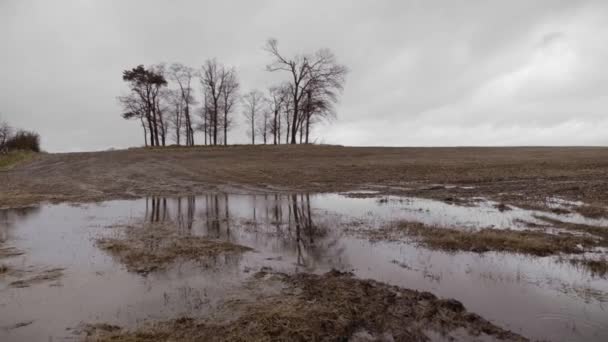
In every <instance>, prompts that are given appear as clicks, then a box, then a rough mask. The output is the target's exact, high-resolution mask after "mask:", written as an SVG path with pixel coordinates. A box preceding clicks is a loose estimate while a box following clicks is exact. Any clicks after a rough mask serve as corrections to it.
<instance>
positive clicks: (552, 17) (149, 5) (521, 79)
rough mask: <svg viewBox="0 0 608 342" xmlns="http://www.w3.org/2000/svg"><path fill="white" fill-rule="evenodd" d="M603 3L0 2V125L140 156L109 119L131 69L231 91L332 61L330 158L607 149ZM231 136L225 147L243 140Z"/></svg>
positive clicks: (52, 143) (116, 119)
mask: <svg viewBox="0 0 608 342" xmlns="http://www.w3.org/2000/svg"><path fill="white" fill-rule="evenodd" d="M606 13H608V3H606V2H605V1H599V0H598V1H554V0H547V1H481V2H477V1H357V2H353V1H278V0H277V1H270V0H267V1H223V2H217V1H214V2H211V1H207V2H203V1H150V0H148V1H143V0H142V1H101V0H100V1H52V2H51V1H42V0H41V1H23V0H19V1H18V0H3V1H1V2H0V46H2V51H1V53H0V78H1V79H2V80H3V82H1V83H0V116H1V117H2V118H3V119H6V120H8V121H10V122H11V123H12V124H14V125H15V126H20V127H24V128H31V129H34V130H37V131H39V132H40V133H41V134H42V136H43V144H44V147H45V148H46V149H48V150H50V151H71V150H94V149H105V148H108V147H127V146H136V145H140V144H141V133H140V131H139V127H138V125H137V124H136V123H134V122H126V121H124V120H123V119H121V118H120V112H121V110H120V107H119V105H118V103H117V101H116V96H118V95H120V94H121V93H123V92H125V91H126V87H125V85H124V84H123V82H122V80H121V72H122V70H124V69H126V68H131V67H133V66H135V65H137V64H152V63H158V62H182V63H185V64H188V65H191V66H193V67H199V66H200V65H201V64H202V63H203V62H204V60H205V59H207V58H212V57H217V58H218V59H219V60H221V61H222V62H224V63H227V64H232V65H235V66H237V68H238V72H239V74H240V76H241V80H242V85H243V88H244V89H245V90H248V89H250V88H254V87H255V88H261V89H263V88H265V87H267V86H269V85H270V84H272V83H273V82H276V81H277V80H279V79H280V76H279V75H275V74H269V73H267V72H266V71H265V70H264V66H265V64H266V63H267V62H268V61H269V57H268V56H267V55H266V54H265V53H264V51H262V49H261V47H262V46H263V44H264V41H265V40H266V39H267V38H268V37H276V38H277V39H278V40H279V43H280V47H281V49H282V50H284V51H285V52H287V53H296V52H300V51H312V50H315V49H317V48H320V47H329V48H331V49H333V50H334V52H335V53H336V55H337V56H338V59H339V60H340V61H341V62H342V63H344V64H346V65H347V66H348V67H349V68H350V70H351V73H350V74H349V76H348V79H347V84H346V89H345V92H344V94H343V96H342V99H341V101H340V104H339V106H338V119H337V120H336V121H334V122H332V123H330V124H325V125H323V126H320V127H318V128H317V129H316V130H315V135H316V136H317V137H318V141H322V142H327V143H338V144H345V145H512V144H515V145H528V144H533V145H537V144H541V145H551V144H558V145H568V144H573V145H574V144H593V145H603V144H607V143H608V135H607V134H606V132H608V115H607V114H608V113H606V112H607V110H606V108H608V68H606V67H605V65H604V64H605V61H606V60H608V44H606V41H608V15H607V14H606ZM243 126H244V125H243V124H241V125H240V126H239V127H237V128H236V129H235V130H234V132H233V133H232V136H231V138H232V139H231V141H232V142H246V141H247V138H246V136H245V134H244V127H243Z"/></svg>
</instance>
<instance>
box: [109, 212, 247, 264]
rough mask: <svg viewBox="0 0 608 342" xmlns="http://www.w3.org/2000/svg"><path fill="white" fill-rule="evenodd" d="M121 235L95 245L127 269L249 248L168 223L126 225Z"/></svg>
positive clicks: (242, 250) (237, 251)
mask: <svg viewBox="0 0 608 342" xmlns="http://www.w3.org/2000/svg"><path fill="white" fill-rule="evenodd" d="M124 228H125V231H124V234H123V236H121V237H115V238H107V237H106V238H100V239H98V240H97V245H98V246H99V247H100V248H101V249H103V250H105V251H107V252H109V253H110V254H111V255H113V256H115V257H116V258H117V259H118V260H119V261H120V262H121V263H123V264H124V265H125V266H126V267H127V269H128V270H129V271H132V272H137V273H148V272H151V271H156V270H161V269H164V268H166V267H167V266H168V265H170V264H172V263H174V262H175V261H177V260H178V259H184V260H185V259H187V260H201V259H204V258H208V257H212V256H217V255H219V254H229V253H232V254H234V253H243V252H246V251H250V250H251V249H250V248H249V247H244V246H240V245H236V244H233V243H230V242H226V241H217V240H210V239H207V238H203V237H200V236H193V235H189V234H185V233H179V232H178V230H177V229H176V227H175V226H173V225H171V224H169V223H162V224H161V223H146V224H136V225H128V226H126V227H124Z"/></svg>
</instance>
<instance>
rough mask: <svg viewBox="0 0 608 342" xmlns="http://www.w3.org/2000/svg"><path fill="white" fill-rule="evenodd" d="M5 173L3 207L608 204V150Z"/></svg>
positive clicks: (48, 167) (382, 152)
mask: <svg viewBox="0 0 608 342" xmlns="http://www.w3.org/2000/svg"><path fill="white" fill-rule="evenodd" d="M2 177H3V178H4V179H5V180H6V181H4V182H2V183H1V184H0V206H4V207H10V206H16V205H28V204H32V203H38V202H40V201H53V202H55V201H77V202H80V201H99V200H107V199H116V198H135V197H141V196H149V195H191V194H201V193H203V192H205V191H209V190H217V189H222V188H225V187H230V188H241V189H255V190H264V191H300V192H337V191H347V190H354V189H362V188H371V189H374V190H379V191H381V192H385V193H393V194H403V195H414V196H422V197H429V198H439V199H444V198H448V197H450V196H451V197H455V195H456V197H458V196H462V197H465V198H470V197H474V196H486V197H490V198H493V199H496V200H503V199H504V200H505V201H509V202H518V203H528V204H539V203H535V202H538V201H539V200H541V201H542V200H544V198H545V197H546V196H547V195H551V196H561V197H563V198H565V199H568V200H573V201H579V200H580V201H583V202H585V203H587V204H589V205H590V206H592V207H593V208H595V205H596V204H597V206H600V207H601V206H602V205H603V204H605V203H608V149H606V148H576V147H572V148H549V147H521V148H374V147H338V146H305V145H304V146H302V145H299V146H256V147H253V148H252V147H250V146H236V147H216V148H211V147H210V148H203V147H201V148H167V149H131V150H121V151H109V152H92V153H70V154H44V155H40V156H39V157H38V158H36V159H35V160H32V161H30V162H27V163H23V164H21V165H19V166H17V167H15V168H13V169H11V170H9V171H5V172H3V174H2ZM441 185H461V186H464V187H465V188H464V189H463V188H462V187H453V188H450V189H446V188H442V187H441ZM471 187H474V188H473V189H471ZM598 210H599V211H600V213H599V214H601V209H598ZM591 211H592V210H591V209H590V210H589V212H591ZM591 214H593V213H591ZM599 214H598V215H599Z"/></svg>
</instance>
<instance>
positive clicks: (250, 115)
mask: <svg viewBox="0 0 608 342" xmlns="http://www.w3.org/2000/svg"><path fill="white" fill-rule="evenodd" d="M265 103H266V98H265V97H264V93H262V92H261V91H259V90H257V89H256V90H252V91H250V92H249V93H247V94H246V95H245V96H243V104H244V106H245V108H244V110H243V115H244V116H245V120H246V121H247V123H248V125H249V127H250V129H249V135H250V136H251V144H252V145H255V136H256V134H257V133H259V130H256V120H258V117H259V116H260V115H262V113H263V111H264V106H265Z"/></svg>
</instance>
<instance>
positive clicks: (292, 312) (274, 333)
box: [84, 271, 526, 342]
mask: <svg viewBox="0 0 608 342" xmlns="http://www.w3.org/2000/svg"><path fill="white" fill-rule="evenodd" d="M281 276H282V277H283V280H284V282H285V283H286V284H287V288H286V289H284V291H283V292H282V293H281V294H279V295H271V296H268V297H265V298H261V299H258V300H256V301H253V302H243V301H238V302H234V303H230V304H229V305H227V308H226V309H228V310H230V311H231V312H235V314H234V316H233V317H234V318H233V319H229V320H213V319H206V320H202V319H193V318H180V319H176V320H171V321H168V322H157V323H151V324H148V325H145V326H144V327H141V328H140V329H138V330H134V331H129V330H126V329H121V328H120V327H117V326H112V325H93V326H89V327H88V328H87V329H86V330H85V332H86V336H85V338H84V339H85V340H87V341H119V342H120V341H123V342H124V341H129V342H136V341H137V342H147V341H347V340H349V339H350V338H352V337H353V336H356V335H357V334H361V332H364V333H365V334H369V335H371V337H372V338H373V340H377V339H386V340H395V341H428V340H429V337H428V336H427V335H426V334H425V331H436V332H440V333H442V334H444V335H446V336H449V334H450V332H452V331H454V330H456V329H462V328H464V330H465V331H466V332H467V333H468V334H470V335H472V336H479V335H482V334H484V335H490V336H492V337H493V338H495V339H502V340H512V341H524V340H526V339H525V338H523V337H521V336H519V335H517V334H515V333H512V332H510V331H507V330H504V329H502V328H500V327H497V326H495V325H493V324H492V323H490V322H488V321H486V320H485V319H483V318H481V317H480V316H478V315H476V314H474V313H469V312H467V311H466V309H465V308H464V306H463V305H462V304H461V303H460V302H458V301H456V300H453V299H439V298H437V297H435V296H434V295H433V294H431V293H428V292H418V291H413V290H408V289H403V288H399V287H395V286H389V285H387V284H384V283H380V282H376V281H372V280H360V279H355V278H354V277H353V276H352V275H351V274H348V273H341V272H337V271H332V272H329V273H326V274H324V275H312V274H297V275H293V276H287V275H281ZM258 277H259V278H261V277H264V274H262V275H259V274H258Z"/></svg>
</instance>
